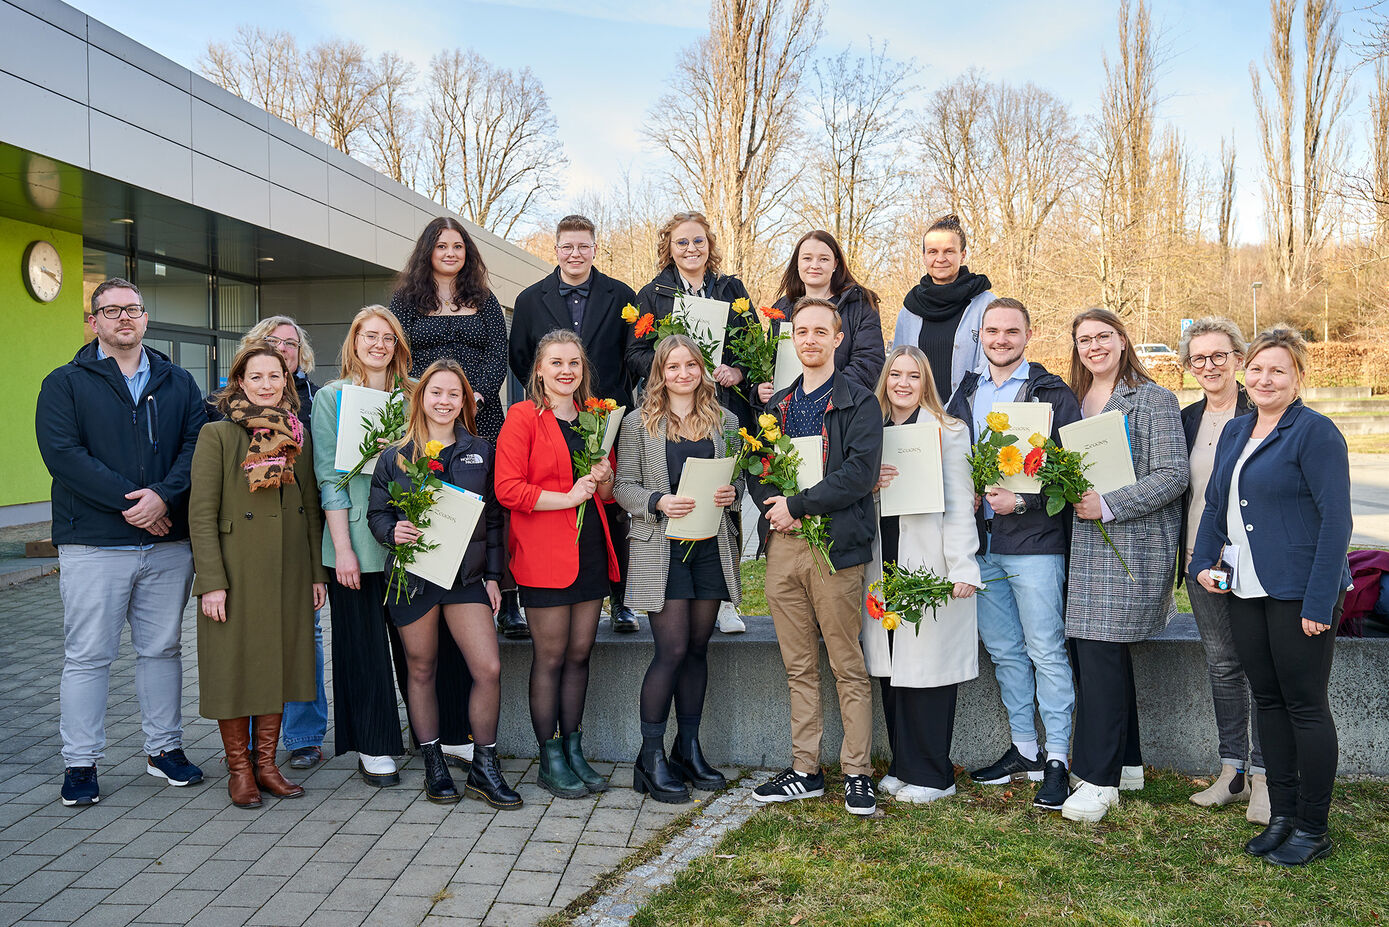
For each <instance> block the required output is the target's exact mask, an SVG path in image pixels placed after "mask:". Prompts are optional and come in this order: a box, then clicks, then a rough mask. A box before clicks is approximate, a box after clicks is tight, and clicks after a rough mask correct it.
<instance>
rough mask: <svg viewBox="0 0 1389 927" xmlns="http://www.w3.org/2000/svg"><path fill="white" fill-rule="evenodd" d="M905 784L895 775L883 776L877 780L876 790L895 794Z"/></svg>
mask: <svg viewBox="0 0 1389 927" xmlns="http://www.w3.org/2000/svg"><path fill="white" fill-rule="evenodd" d="M905 785H906V783H905V782H903V781H902V780H901V779H898V778H897V777H896V776H883V777H882V778H881V779H879V780H878V791H880V792H886V793H887V794H889V795H893V796H895V795H896V794H897V791H898V789H901V788H902V787H903V786H905Z"/></svg>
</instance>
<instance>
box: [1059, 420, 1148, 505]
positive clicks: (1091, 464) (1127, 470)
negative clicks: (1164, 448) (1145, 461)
mask: <svg viewBox="0 0 1389 927" xmlns="http://www.w3.org/2000/svg"><path fill="white" fill-rule="evenodd" d="M1061 446H1062V447H1064V448H1065V449H1066V450H1068V451H1078V452H1080V453H1082V454H1084V455H1085V476H1086V478H1087V479H1089V480H1090V482H1091V483H1093V484H1094V486H1095V492H1097V493H1099V494H1100V495H1102V496H1103V495H1104V494H1105V493H1107V492H1113V491H1114V490H1116V489H1123V488H1124V487H1125V486H1132V485H1133V484H1134V483H1137V482H1138V477H1137V476H1135V475H1134V472H1133V452H1132V451H1131V450H1130V449H1129V423H1128V417H1127V416H1126V415H1124V413H1122V412H1120V411H1119V410H1118V409H1112V410H1110V411H1109V412H1101V413H1100V414H1099V415H1096V416H1094V417H1092V418H1083V419H1081V420H1080V421H1078V422H1072V423H1071V424H1069V425H1062V426H1061Z"/></svg>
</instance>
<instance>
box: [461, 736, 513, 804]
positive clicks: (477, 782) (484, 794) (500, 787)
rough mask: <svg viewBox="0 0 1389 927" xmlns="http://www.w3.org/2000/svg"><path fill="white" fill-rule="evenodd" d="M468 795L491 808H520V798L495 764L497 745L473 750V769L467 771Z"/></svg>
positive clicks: (477, 747) (496, 763)
mask: <svg viewBox="0 0 1389 927" xmlns="http://www.w3.org/2000/svg"><path fill="white" fill-rule="evenodd" d="M467 790H468V794H470V795H476V796H477V797H478V798H481V799H482V800H483V801H485V802H487V804H489V805H491V806H492V807H493V808H500V809H502V810H503V811H510V810H512V809H514V808H519V807H521V804H522V802H521V796H520V795H517V794H516V791H515V790H514V789H512V787H511V786H509V785H507V784H506V779H504V778H503V777H502V767H501V764H500V763H498V762H497V745H496V744H493V745H492V746H490V747H484V746H482V745H481V744H479V745H478V746H476V747H474V748H473V768H472V769H470V770H468V784H467Z"/></svg>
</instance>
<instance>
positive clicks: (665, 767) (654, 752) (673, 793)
mask: <svg viewBox="0 0 1389 927" xmlns="http://www.w3.org/2000/svg"><path fill="white" fill-rule="evenodd" d="M632 788H633V789H635V790H636V791H637V792H638V793H639V794H644V795H650V796H651V797H652V798H654V799H656V801H659V802H665V803H666V804H668V805H678V804H681V803H683V802H687V801H689V800H690V790H689V789H687V788H685V783H684V782H683V781H681V779H680V777H679V776H677V775H676V774H675V772H674V771H673V770H671V768H670V765H669V764H668V763H667V762H666V751H665V747H664V746H662V744H661V742H660V741H656V742H655V743H649V744H648V743H645V742H644V743H643V744H642V748H641V753H640V754H638V756H637V762H636V764H635V765H633V767H632Z"/></svg>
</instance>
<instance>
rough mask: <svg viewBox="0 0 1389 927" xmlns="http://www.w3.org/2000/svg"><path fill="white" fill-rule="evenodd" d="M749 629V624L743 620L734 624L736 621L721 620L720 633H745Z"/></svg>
mask: <svg viewBox="0 0 1389 927" xmlns="http://www.w3.org/2000/svg"><path fill="white" fill-rule="evenodd" d="M747 629H748V626H747V625H746V624H744V623H743V622H741V621H740V622H738V623H737V624H734V623H733V622H731V621H730V622H722V621H721V622H719V633H720V634H742V633H743V632H744V631H746V630H747Z"/></svg>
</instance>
